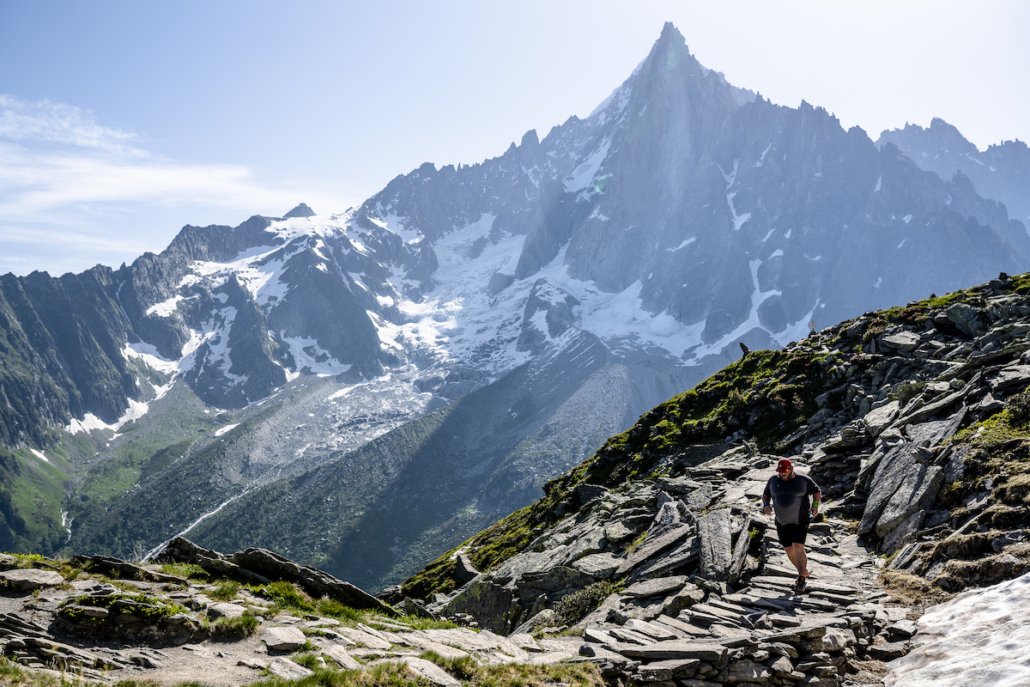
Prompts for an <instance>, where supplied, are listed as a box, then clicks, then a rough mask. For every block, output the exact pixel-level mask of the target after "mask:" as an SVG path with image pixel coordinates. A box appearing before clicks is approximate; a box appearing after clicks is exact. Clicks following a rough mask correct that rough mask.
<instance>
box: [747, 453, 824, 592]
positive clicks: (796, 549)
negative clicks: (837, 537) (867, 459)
mask: <svg viewBox="0 0 1030 687" xmlns="http://www.w3.org/2000/svg"><path fill="white" fill-rule="evenodd" d="M809 496H811V497H812V501H811V506H809V499H808V497H809ZM821 501H822V492H821V491H820V490H819V487H818V486H817V485H816V483H815V482H813V481H812V479H811V478H810V477H807V476H805V475H797V474H795V473H794V463H793V462H791V460H790V459H789V458H780V460H779V462H778V463H776V474H775V475H773V476H772V477H770V478H769V481H768V482H766V485H765V491H764V492H762V512H763V513H765V514H766V515H770V514H771V513H772V512H773V511H774V510H775V511H776V535H777V537H778V538H779V540H780V544H781V545H782V546H783V548H784V550H785V551H786V552H787V558H788V559H790V562H791V563H792V564H793V565H794V567H795V568H797V571H798V578H797V580H796V581H795V582H794V588H795V589H796V590H797V591H799V592H802V591H804V590H805V581H806V580H807V579H808V577H809V576H810V575H811V573H810V572H809V571H808V554H806V553H805V540H806V539H807V538H808V523H809V521H810V517H813V516H816V515H818V514H819V505H820V502H821Z"/></svg>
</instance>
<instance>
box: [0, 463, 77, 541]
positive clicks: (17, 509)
mask: <svg viewBox="0 0 1030 687" xmlns="http://www.w3.org/2000/svg"><path fill="white" fill-rule="evenodd" d="M46 453H47V460H48V461H49V462H44V461H43V460H42V459H40V458H39V457H37V456H36V455H34V454H33V453H32V452H31V451H30V450H29V449H18V450H17V451H11V450H9V449H7V448H4V447H0V550H7V551H39V550H43V551H47V552H51V553H52V552H56V551H57V550H58V549H60V548H61V546H62V545H63V544H64V540H65V539H66V538H67V536H68V534H67V532H66V531H65V529H64V526H63V525H62V524H61V504H62V501H63V499H64V494H65V483H66V482H67V481H68V479H69V473H70V466H69V465H68V462H67V460H66V459H65V458H64V456H63V454H61V453H60V452H58V451H55V450H49V449H48V451H47V452H46Z"/></svg>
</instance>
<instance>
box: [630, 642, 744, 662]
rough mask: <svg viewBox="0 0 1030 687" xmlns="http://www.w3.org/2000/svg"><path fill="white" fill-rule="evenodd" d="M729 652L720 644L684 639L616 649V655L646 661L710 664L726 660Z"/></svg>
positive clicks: (631, 645)
mask: <svg viewBox="0 0 1030 687" xmlns="http://www.w3.org/2000/svg"><path fill="white" fill-rule="evenodd" d="M727 650H728V648H727V647H726V646H725V645H724V644H722V643H719V642H700V641H689V640H682V639H677V640H670V641H667V642H655V643H654V644H649V645H647V646H636V645H633V644H619V645H616V648H615V651H616V653H620V654H622V655H623V656H626V657H628V658H636V659H641V660H644V661H666V660H673V659H690V658H694V659H698V660H700V661H708V662H710V663H716V662H718V661H721V660H722V659H723V658H725V656H726V652H727Z"/></svg>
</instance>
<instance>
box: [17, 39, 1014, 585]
mask: <svg viewBox="0 0 1030 687" xmlns="http://www.w3.org/2000/svg"><path fill="white" fill-rule="evenodd" d="M943 126H944V125H938V124H937V123H936V120H935V123H934V124H933V125H932V126H931V127H930V129H929V130H928V132H929V133H926V132H922V130H915V129H913V128H911V127H909V128H906V129H904V130H901V131H900V132H885V133H884V134H883V135H882V136H881V138H880V141H878V142H874V141H873V140H872V139H870V137H869V136H868V135H867V134H866V133H865V132H864V131H862V130H861V129H859V128H857V127H853V128H851V129H848V130H845V129H843V128H842V127H841V125H840V123H839V121H838V120H837V119H836V118H835V117H833V116H832V115H831V114H829V113H828V112H826V111H825V110H823V109H822V108H818V107H814V106H812V105H809V104H807V103H802V104H801V106H800V107H798V108H789V107H784V106H780V105H775V104H773V103H771V102H769V101H768V100H766V99H764V98H762V97H761V96H760V95H758V94H756V93H753V92H750V91H747V90H744V89H740V88H737V87H735V86H733V85H731V84H729V83H728V82H727V81H726V79H725V78H724V77H723V75H721V74H720V73H718V72H715V71H712V70H710V69H707V68H705V67H704V66H702V65H701V64H700V63H699V62H698V61H697V60H696V59H695V57H694V56H693V55H692V54H691V53H690V52H689V50H688V49H687V46H686V44H685V41H684V39H683V37H682V35H680V33H679V32H678V31H677V30H676V29H675V28H674V27H673V26H672V25H671V24H670V25H666V26H665V27H664V29H663V30H662V33H661V36H660V37H659V39H658V40H657V42H656V43H655V45H654V47H653V48H652V50H651V52H650V54H649V55H648V56H647V57H646V59H645V60H644V61H643V62H642V63H641V64H640V66H639V67H638V68H637V69H636V70H635V71H634V72H633V74H632V75H630V77H629V78H628V79H627V80H626V81H625V82H624V83H623V84H622V85H621V86H620V87H619V88H618V89H616V91H615V92H614V93H613V94H612V95H611V97H609V98H608V99H607V100H606V101H605V102H604V103H602V104H601V105H600V106H599V107H598V108H597V109H596V110H595V111H594V112H593V113H592V114H590V115H589V116H588V117H586V118H584V119H580V118H577V117H572V118H570V119H569V120H567V121H566V122H565V123H563V124H561V125H559V126H556V127H554V128H553V129H552V130H551V131H550V132H549V133H548V134H547V135H546V136H545V137H543V138H542V139H541V138H540V137H539V136H538V135H537V134H536V132H534V131H530V132H528V133H527V134H525V136H523V137H522V139H521V142H520V143H519V144H517V145H516V144H512V145H511V147H510V148H509V149H508V150H507V151H506V152H505V153H504V154H503V155H501V156H499V157H497V158H494V159H491V160H487V161H485V162H483V163H481V164H476V165H469V166H458V167H454V166H450V165H448V166H443V167H440V168H437V167H436V166H435V165H432V164H428V163H427V164H425V165H423V166H421V167H419V168H418V169H416V170H414V171H412V172H411V173H409V174H406V175H402V176H398V177H397V178H396V179H394V180H393V181H391V182H390V183H389V184H388V185H387V186H386V187H385V188H384V189H383V190H382V191H380V192H379V193H378V194H376V195H374V196H373V197H372V198H370V199H368V200H367V201H365V202H364V203H363V204H362V205H361V206H360V207H357V208H352V209H350V210H348V211H347V212H344V213H340V214H335V215H328V216H324V215H317V214H315V213H314V212H313V211H312V210H311V209H310V208H308V207H307V206H306V205H304V204H301V205H299V206H298V207H296V208H294V209H293V210H291V211H290V212H288V213H286V214H285V215H284V216H283V217H281V218H268V217H252V218H250V219H249V220H247V221H246V222H244V223H242V224H240V225H239V226H237V227H224V226H209V227H193V226H187V227H185V228H183V230H182V231H181V232H180V233H179V234H178V235H177V236H176V237H175V239H174V240H173V241H172V243H171V244H170V245H169V247H168V248H167V249H166V250H164V251H163V252H161V253H160V254H156V255H155V254H146V255H144V256H142V257H140V258H139V259H137V260H136V261H134V262H133V263H132V264H131V265H123V266H121V267H120V268H118V269H111V268H107V267H102V266H97V267H95V268H93V269H91V270H89V271H86V272H84V273H82V274H78V275H74V274H66V275H63V276H61V277H51V276H50V275H48V274H45V273H38V272H37V273H33V274H31V275H28V276H26V277H15V276H14V275H5V276H3V277H0V360H2V361H3V367H2V369H0V444H2V445H3V447H4V448H2V449H0V471H3V474H4V480H3V481H2V483H0V548H14V549H20V550H38V549H43V550H47V551H57V550H60V549H62V548H71V549H74V550H76V551H80V552H97V553H114V554H117V555H123V556H124V555H128V554H131V553H133V552H139V553H145V552H147V551H148V550H150V549H152V548H154V547H156V546H157V545H159V544H160V543H162V542H163V541H165V540H167V539H169V538H171V537H173V536H174V535H176V534H180V533H188V535H189V536H190V537H191V538H194V539H196V540H197V541H198V542H200V543H202V544H204V545H206V546H211V547H213V548H218V549H221V550H232V549H237V548H243V547H245V546H251V545H261V546H267V547H269V548H274V549H277V550H279V551H282V552H284V553H285V554H287V555H290V556H291V557H293V558H296V559H298V560H301V561H303V562H307V563H314V564H318V565H320V566H322V567H325V568H327V569H329V570H330V571H332V572H333V573H334V574H337V575H339V576H341V577H345V578H347V579H351V580H354V581H355V582H357V583H359V584H362V585H366V586H370V587H379V586H382V585H383V584H386V583H389V582H393V581H397V580H400V579H402V578H404V577H405V576H407V575H408V574H410V573H411V572H413V571H415V570H417V569H418V568H419V567H420V566H421V564H423V563H424V562H425V561H427V560H429V559H431V558H432V557H433V556H435V555H436V554H438V553H439V552H440V551H442V550H444V549H446V548H448V547H450V546H452V545H454V544H456V543H457V542H460V541H462V540H463V539H465V538H467V537H468V536H469V535H471V534H473V533H475V532H477V531H479V530H480V529H482V528H483V527H484V526H485V525H487V524H489V523H490V522H493V521H494V520H496V519H497V518H499V517H501V516H503V515H505V514H507V513H509V512H511V511H513V510H515V509H516V508H519V507H521V506H523V505H525V504H527V503H530V502H531V501H532V500H534V499H535V498H536V497H537V496H539V493H540V488H541V487H542V485H543V484H544V483H545V482H546V481H547V480H548V479H550V478H551V477H553V476H555V475H557V474H559V473H560V472H562V471H563V470H565V469H567V468H568V467H570V466H572V465H574V464H576V463H578V462H579V461H581V460H583V459H584V458H585V457H587V456H589V455H591V454H592V453H593V452H594V450H595V449H597V447H598V446H600V445H601V443H602V442H603V441H604V440H605V439H606V438H607V437H609V436H611V435H612V434H614V433H616V432H618V431H620V430H621V429H623V428H625V427H627V426H629V425H630V424H632V422H633V421H635V420H636V418H637V417H638V416H639V415H640V413H641V412H643V411H645V410H647V409H648V408H650V407H652V406H654V405H656V404H657V403H659V402H661V401H663V400H664V399H666V398H668V397H670V396H672V395H673V394H674V393H677V392H680V391H682V390H683V389H685V388H689V387H690V386H692V385H693V384H694V383H696V382H697V381H699V380H701V379H703V378H704V377H706V376H707V375H708V374H710V373H711V372H712V371H714V370H716V369H718V368H720V367H722V366H723V365H725V364H726V363H727V362H729V361H731V360H733V359H735V358H736V357H738V356H739V353H740V348H739V347H738V344H743V345H744V346H747V347H750V348H771V347H780V346H783V345H785V344H787V343H788V342H790V341H794V340H798V339H801V338H803V337H805V336H806V335H807V334H808V333H809V331H810V330H811V329H813V328H823V327H825V326H827V325H830V324H833V323H836V322H839V321H841V320H844V319H846V318H848V317H851V316H854V315H857V314H859V313H862V312H864V311H867V310H872V309H877V308H881V307H887V306H891V305H895V304H899V303H905V302H907V301H910V300H913V299H916V298H922V297H925V296H927V295H929V294H931V293H935V292H939V293H943V292H945V291H949V290H954V289H957V288H961V287H964V286H968V285H969V284H972V283H975V282H978V281H983V280H986V279H988V278H990V277H992V276H994V275H997V274H998V273H999V272H1012V273H1015V272H1021V271H1024V270H1025V269H1026V268H1027V267H1028V264H1030V237H1028V234H1027V229H1026V225H1025V222H1027V221H1028V220H1027V216H1028V213H1027V211H1026V205H1025V203H1026V202H1027V194H1025V193H1020V192H1019V189H1020V188H1021V187H1020V179H1021V178H1023V177H1020V176H1019V175H1020V174H1025V170H1026V169H1027V167H1026V166H1025V151H1026V147H1025V146H1022V148H1020V147H1019V146H1021V145H1022V144H1004V145H1003V146H1000V147H998V149H997V150H998V151H1001V152H998V153H990V151H988V153H983V154H981V153H978V152H976V154H973V153H970V152H969V151H968V150H967V148H964V147H962V146H960V145H958V144H957V143H956V141H957V140H958V139H956V138H955V137H954V136H952V135H950V131H953V130H949V132H944V133H948V134H949V135H943V134H941V135H938V134H940V133H941V132H939V131H937V130H940V129H941V128H942V127H943ZM954 133H955V134H956V135H957V132H954ZM931 134H932V135H931ZM958 138H961V136H960V135H958ZM963 140H964V139H963ZM990 150H994V149H993V148H992V149H990ZM974 151H975V148H974ZM1012 151H1014V152H1012ZM1020 151H1023V152H1022V153H1021V152H1020ZM924 152H925V153H926V155H923V154H922V153H924ZM1002 153H1005V159H1006V160H1008V159H1009V157H1011V158H1012V160H1013V161H1012V162H1011V163H1008V162H1006V163H1005V164H1002V163H1001V162H990V160H994V159H995V157H998V160H1000V159H1001V156H1002ZM1020 155H1023V157H1020ZM985 156H987V157H985ZM967 159H972V160H973V161H972V162H969V163H968V164H973V165H980V166H985V167H988V168H990V167H991V166H992V165H993V168H994V169H995V170H997V171H992V172H991V173H990V175H991V176H989V177H981V176H977V175H976V174H974V173H973V172H972V171H970V170H972V168H967V167H962V166H961V165H965V164H966V162H963V160H967ZM930 160H932V161H933V162H930ZM1021 165H1022V166H1021ZM953 167H954V169H952V168H953ZM1021 170H1022V171H1021ZM956 171H958V172H961V173H960V174H955V173H954V172H956ZM1022 188H1024V189H1025V188H1026V185H1025V184H1024V185H1023V186H1022ZM1020 203H1023V204H1022V205H1021V204H1020Z"/></svg>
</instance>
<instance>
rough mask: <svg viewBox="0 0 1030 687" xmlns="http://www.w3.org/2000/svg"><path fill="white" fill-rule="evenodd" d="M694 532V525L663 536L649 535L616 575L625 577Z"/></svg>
mask: <svg viewBox="0 0 1030 687" xmlns="http://www.w3.org/2000/svg"><path fill="white" fill-rule="evenodd" d="M693 531H694V527H693V526H692V525H679V526H677V527H673V528H671V529H669V530H666V531H665V532H663V533H661V534H657V535H654V536H652V535H648V537H647V538H646V539H644V543H643V544H641V545H640V546H639V547H637V548H636V549H635V550H634V551H632V552H631V553H630V554H629V555H628V556H627V557H626V560H625V562H624V563H623V564H622V565H621V566H620V567H619V569H618V571H617V573H616V574H618V575H625V574H626V573H628V572H629V571H630V570H632V569H633V568H635V567H637V566H638V565H640V564H641V563H643V562H644V561H646V560H648V559H650V558H652V557H653V556H657V555H658V554H659V553H661V552H662V551H665V550H666V549H668V548H671V547H673V546H675V545H676V544H678V543H680V542H681V541H683V540H684V539H686V538H687V537H689V536H690V535H691V534H692V533H693Z"/></svg>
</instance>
